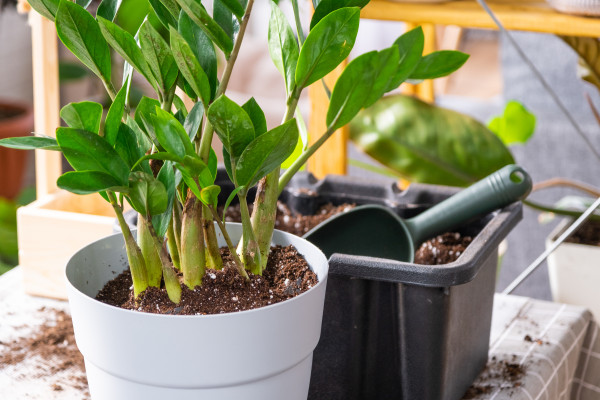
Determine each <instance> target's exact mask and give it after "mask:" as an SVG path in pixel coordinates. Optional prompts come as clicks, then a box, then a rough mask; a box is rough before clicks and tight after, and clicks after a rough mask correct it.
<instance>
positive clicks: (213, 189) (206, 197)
mask: <svg viewBox="0 0 600 400" xmlns="http://www.w3.org/2000/svg"><path fill="white" fill-rule="evenodd" d="M219 193H221V188H220V187H219V186H217V185H210V186H207V187H205V188H204V189H202V191H201V192H200V201H201V202H202V203H204V204H206V205H207V206H213V207H215V208H217V203H218V202H219Z"/></svg>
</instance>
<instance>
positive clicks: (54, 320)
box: [0, 307, 89, 399]
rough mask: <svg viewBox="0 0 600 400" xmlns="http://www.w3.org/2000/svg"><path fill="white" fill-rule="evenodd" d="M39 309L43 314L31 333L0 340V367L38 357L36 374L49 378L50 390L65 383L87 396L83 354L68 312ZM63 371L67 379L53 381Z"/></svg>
mask: <svg viewBox="0 0 600 400" xmlns="http://www.w3.org/2000/svg"><path fill="white" fill-rule="evenodd" d="M38 311H39V312H41V313H43V314H44V316H45V318H44V322H43V323H42V324H41V325H40V326H39V327H36V330H35V332H34V333H33V334H31V335H29V336H23V337H19V338H16V339H14V340H13V341H11V342H8V343H2V344H3V345H4V346H5V348H4V350H3V351H2V352H1V353H0V371H1V370H2V369H3V368H5V367H7V366H14V365H18V364H21V363H22V362H24V361H26V360H28V359H31V358H32V357H37V358H39V359H40V361H41V362H40V363H38V364H36V372H35V378H50V382H51V383H50V389H51V390H53V391H62V390H64V386H65V385H70V386H71V387H73V388H74V389H78V390H81V392H82V394H83V397H84V398H85V399H87V398H89V393H88V392H87V379H86V377H85V367H84V362H83V356H82V355H81V353H80V352H79V350H78V349H77V346H76V345H75V335H74V333H73V324H72V322H71V316H70V315H69V314H67V313H65V312H64V311H62V310H55V309H47V308H45V307H43V308H41V309H40V310H38ZM63 371H69V376H68V377H67V379H64V378H63V379H60V380H56V381H53V378H55V375H56V374H57V373H59V372H63Z"/></svg>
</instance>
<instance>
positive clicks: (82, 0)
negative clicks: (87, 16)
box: [75, 0, 92, 8]
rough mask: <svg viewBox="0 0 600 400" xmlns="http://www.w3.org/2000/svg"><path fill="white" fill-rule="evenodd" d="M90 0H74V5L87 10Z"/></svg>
mask: <svg viewBox="0 0 600 400" xmlns="http://www.w3.org/2000/svg"><path fill="white" fill-rule="evenodd" d="M91 2H92V0H75V3H77V4H79V5H80V6H81V7H83V8H88V6H89V5H90V3H91Z"/></svg>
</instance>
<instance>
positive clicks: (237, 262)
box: [210, 206, 250, 281]
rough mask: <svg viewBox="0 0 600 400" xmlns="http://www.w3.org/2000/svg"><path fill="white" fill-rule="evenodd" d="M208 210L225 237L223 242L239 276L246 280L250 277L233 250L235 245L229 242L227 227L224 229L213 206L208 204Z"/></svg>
mask: <svg viewBox="0 0 600 400" xmlns="http://www.w3.org/2000/svg"><path fill="white" fill-rule="evenodd" d="M210 212H211V213H212V215H213V219H214V220H215V221H216V222H217V225H219V229H220V230H221V233H222V234H223V238H224V239H225V243H227V248H228V249H229V252H230V253H231V257H233V261H234V262H235V266H236V268H237V270H238V272H239V274H240V275H241V276H243V277H244V279H246V281H249V280H250V277H249V276H248V273H247V272H246V269H245V268H244V264H242V260H240V258H239V257H238V255H237V253H236V251H235V247H234V246H233V243H232V242H231V238H230V237H229V233H227V229H225V225H224V224H223V221H221V218H219V215H218V214H217V210H215V208H214V207H213V206H210Z"/></svg>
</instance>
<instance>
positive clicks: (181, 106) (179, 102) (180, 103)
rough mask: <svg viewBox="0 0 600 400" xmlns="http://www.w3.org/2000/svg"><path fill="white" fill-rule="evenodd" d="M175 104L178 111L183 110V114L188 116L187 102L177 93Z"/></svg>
mask: <svg viewBox="0 0 600 400" xmlns="http://www.w3.org/2000/svg"><path fill="white" fill-rule="evenodd" d="M173 106H175V109H176V110H177V111H178V112H179V111H181V115H183V117H184V118H187V115H188V111H187V107H186V105H185V103H184V102H183V100H182V99H181V97H179V96H177V95H174V96H173Z"/></svg>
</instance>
